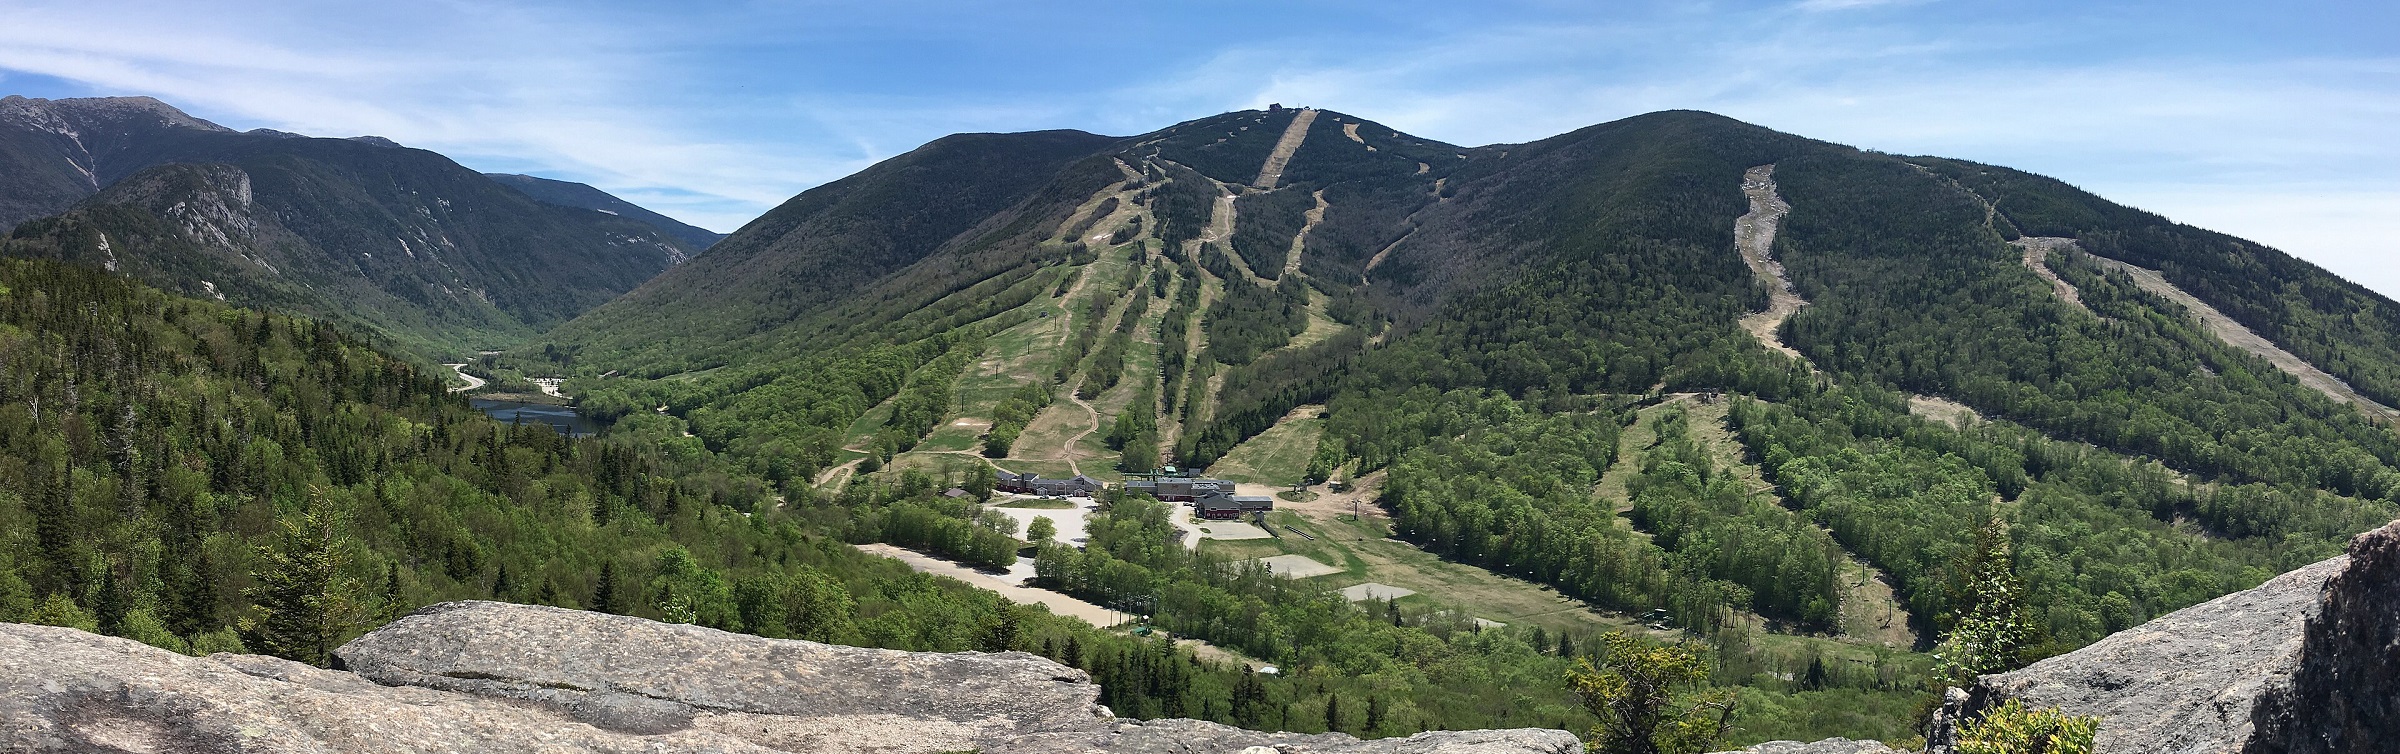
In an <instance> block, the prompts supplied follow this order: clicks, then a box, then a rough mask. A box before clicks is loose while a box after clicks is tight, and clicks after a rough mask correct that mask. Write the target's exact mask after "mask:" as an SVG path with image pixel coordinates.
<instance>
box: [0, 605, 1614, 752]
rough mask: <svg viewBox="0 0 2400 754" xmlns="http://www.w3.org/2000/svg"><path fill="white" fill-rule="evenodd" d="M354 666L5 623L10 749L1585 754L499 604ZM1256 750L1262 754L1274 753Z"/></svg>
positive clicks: (1531, 741) (1024, 659) (970, 655)
mask: <svg viewBox="0 0 2400 754" xmlns="http://www.w3.org/2000/svg"><path fill="white" fill-rule="evenodd" d="M337 654H338V656H339V658H340V665H341V666H343V667H344V668H347V670H322V669H318V668H313V667H308V666H305V665H299V664H296V663H291V662H287V661H284V660H278V659H274V658H268V657H257V656H251V655H224V654H220V655H213V656H210V657H205V658H195V657H185V656H182V655H177V654H173V653H170V652H166V651H163V650H158V649H154V648H151V647H148V646H145V645H142V644H138V643H135V642H132V641H128V640H124V639H117V638H111V637H103V636H96V635H93V634H89V633H84V632H81V631H76V630H73V629H65V628H52V627H47V626H27V625H15V624H0V749H5V750H8V751H44V752H49V751H57V752H65V751H78V752H82V751H117V752H302V751H307V752H324V751H334V752H390V751H409V752H437V751H438V752H503V751H505V752H517V751H599V752H618V751H622V752H637V751H638V752H812V753H814V752H829V753H830V752H860V753H862V754H865V753H872V754H920V753H927V754H929V753H931V752H951V751H966V750H975V751H980V752H984V753H985V754H1003V753H1007V752H1028V753H1031V752H1093V753H1103V752H1169V753H1185V754H1200V753H1202V752H1208V753H1211V754H1235V753H1237V752H1249V753H1250V754H1257V752H1258V751H1266V752H1277V753H1282V752H1290V753H1293V754H1301V753H1309V752H1315V753H1320V754H1568V752H1573V751H1578V750H1580V749H1581V745H1580V744H1579V743H1578V742H1577V741H1576V739H1575V737H1574V736H1573V735H1570V734H1568V733H1567V732H1565V731H1556V730H1499V731H1464V732H1435V733H1423V734H1418V735H1416V736H1412V737H1409V738H1404V739H1385V740H1380V741H1360V740H1358V739H1355V738H1352V737H1350V736H1346V735H1342V734H1323V735H1297V734H1270V733H1258V732H1254V731H1246V730H1240V729H1235V728H1229V727H1226V726H1223V725H1217V724H1215V723H1206V722H1198V721H1192V720H1160V721H1150V722H1137V721H1130V720H1120V719H1117V718H1116V717H1114V716H1113V715H1111V714H1110V713H1109V711H1108V710H1107V708H1105V707H1102V706H1100V705H1098V704H1097V703H1096V700H1097V699H1098V698H1099V688H1098V687H1097V686H1094V685H1092V684H1091V682H1090V679H1089V678H1087V677H1086V676H1085V675H1084V673H1083V672H1082V671H1079V670H1075V669H1072V668H1068V667H1065V666H1062V665H1059V664H1057V663H1053V662H1051V661H1049V660H1046V659H1042V658H1040V657H1036V656H1034V655H1029V654H1024V653H1021V652H1007V653H1000V654H983V653H976V652H966V653H958V654H927V653H911V652H899V651H892V650H879V649H861V648H857V647H840V646H831V645H825V644H816V643H813V642H803V641H782V640H773V639H761V638H757V637H752V636H742V635H738V634H729V633H725V632H722V631H716V630H712V629H706V628H698V627H694V626H678V625H668V624H662V623H656V622H652V621H647V620H642V619H639V618H626V617H620V616H612V615H604V614H599V613H588V612H581V611H573V610H561V609H557V608H548V607H533V606H525V605H506V604H500V603H490V602H457V603H447V604H442V605H435V606H433V607H429V608H426V609H424V610H422V611H419V612H417V613H416V614H414V615H410V616H408V617H405V618H402V619H400V620H398V621H395V622H393V623H392V624H390V625H388V626H385V627H384V628H382V629H379V630H377V631H375V632H373V633H370V634H368V635H366V636H363V637H360V638H359V639H358V640H357V641H354V642H351V643H350V644H349V645H347V646H344V647H343V648H342V649H341V650H340V651H339V652H338V653H337ZM1257 747H1265V748H1264V749H1258V748H1257Z"/></svg>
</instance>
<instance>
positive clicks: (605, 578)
mask: <svg viewBox="0 0 2400 754" xmlns="http://www.w3.org/2000/svg"><path fill="white" fill-rule="evenodd" d="M617 589H618V587H617V564H616V563H615V562H614V561H605V560H604V561H601V562H600V583H599V584H596V585H594V586H593V587H592V600H591V602H589V603H587V604H588V606H589V607H590V608H591V609H592V610H593V611H594V612H602V613H611V614H617V615H622V614H624V612H625V602H624V598H623V597H622V596H619V595H618V594H617Z"/></svg>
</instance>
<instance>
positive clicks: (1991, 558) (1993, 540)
mask: <svg viewBox="0 0 2400 754" xmlns="http://www.w3.org/2000/svg"><path fill="white" fill-rule="evenodd" d="M2015 561H2016V558H2015V554H2014V550H2013V549H2012V548H2011V546H2010V544H2009V533H2008V523H2007V522H2006V521H2003V520H2001V519H2000V517H1999V516H1993V517H1992V518H1991V519H1990V520H1989V521H1988V522H1986V523H1985V524H1984V525H1983V527H1982V528H1980V529H1978V530H1976V532H1975V548H1974V549H1973V550H1972V551H1970V552H1969V553H1968V557H1967V558H1966V561H1965V563H1964V564H1963V565H1962V566H1961V567H1960V568H1959V569H1958V570H1959V573H1960V576H1959V578H1960V579H1961V580H1962V581H1964V585H1963V587H1961V588H1960V590H1959V596H1958V597H1956V598H1954V599H1955V602H1954V604H1957V605H1959V606H1960V610H1959V613H1958V617H1957V619H1956V621H1955V623H1956V627H1955V628H1953V629H1951V631H1950V635H1949V636H1947V637H1944V638H1943V639H1942V643H1941V645H1940V646H1939V647H1937V648H1935V650H1934V657H1935V659H1936V660H1937V661H1938V662H1939V663H1940V669H1939V673H1940V674H1941V676H1942V677H1943V678H1944V679H1945V680H1947V681H1949V682H1950V683H1954V684H1963V683H1964V682H1966V681H1967V680H1970V679H1972V678H1974V677H1975V676H1978V675H1982V674H1985V673H2000V672H2006V671H2009V670H2015V669H2017V668H2021V667H2024V666H2025V664H2026V663H2027V662H2028V661H2029V657H2030V655H2031V652H2032V651H2033V649H2034V648H2035V646H2036V645H2038V644H2040V643H2041V640H2042V637H2041V629H2040V624H2039V623H2038V622H2037V620H2036V619H2035V618H2034V616H2033V611H2032V606H2031V605H2029V604H2027V602H2026V599H2025V583H2024V581H2023V580H2021V579H2018V578H2017V574H2016V565H2015Z"/></svg>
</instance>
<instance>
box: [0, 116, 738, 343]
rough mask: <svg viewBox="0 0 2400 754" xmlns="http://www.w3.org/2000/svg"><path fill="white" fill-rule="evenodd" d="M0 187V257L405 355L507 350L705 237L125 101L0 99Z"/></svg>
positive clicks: (556, 196)
mask: <svg viewBox="0 0 2400 754" xmlns="http://www.w3.org/2000/svg"><path fill="white" fill-rule="evenodd" d="M0 172H4V173H5V174H6V175H8V176H9V179H8V180H6V181H0V228H6V227H12V226H13V232H12V233H11V236H12V238H11V239H10V241H9V244H10V245H11V250H10V251H9V252H8V253H10V254H13V255H18V256H46V257H55V258H61V259H69V260H75V261H82V262H86V263H90V264H97V265H105V266H108V267H110V268H111V269H120V270H122V271H124V272H126V273H128V274H132V275H135V276H137V277H140V278H142V279H143V280H145V281H148V282H150V283H152V284H154V285H159V286H162V287H165V288H167V289H169V290H174V291H178V292H181V293H184V294H186V295H194V296H209V297H218V298H227V299H230V300H234V301H236V302H238V303H245V304H254V305H261V306H274V307H279V308H284V309H289V310H293V311H299V312H305V313H308V314H312V315H317V316H324V317H331V318H334V319H336V320H337V321H340V322H342V323H343V324H344V325H345V326H346V327H350V328H352V329H356V330H359V331H362V332H366V333H371V334H374V335H376V336H378V337H380V338H382V339H384V340H385V341H386V342H388V343H391V344H393V345H395V346H397V347H400V348H403V349H405V350H409V351H411V352H413V353H417V354H420V355H421V357H424V358H431V357H434V356H457V355H463V354H465V353H466V352H468V351H471V350H476V349H490V348H497V347H500V346H505V345H509V344H512V343H515V342H519V341H521V340H522V339H524V338H526V337H529V336H531V335H533V334H536V333H539V332H541V331H542V330H545V329H548V328H549V327H550V326H552V325H555V324H557V323H559V322H563V321H565V320H567V319H569V318H572V317H574V316H575V315H577V314H580V313H582V312H583V311H584V310H587V309H589V308H591V307H593V306H596V305H598V304H600V303H601V302H604V301H607V300H608V299H611V298H614V297H616V296H617V295H619V294H621V293H624V292H625V291H627V290H630V289H631V288H633V287H634V286H636V285H638V284H640V283H641V282H642V281H644V280H647V279H649V278H650V277H651V276H653V275H655V274H657V273H658V272H659V271H661V270H664V269H666V268H668V267H670V266H672V265H673V264H674V263H676V262H679V261H682V260H683V259H685V258H687V257H689V256H690V255H691V254H693V253H696V252H697V251H699V250H700V249H701V248H705V246H706V243H704V242H703V241H705V240H708V239H706V238H705V234H704V233H699V234H696V233H694V231H697V229H695V228H690V227H689V226H684V225H681V224H680V223H676V224H674V225H672V226H661V225H658V224H656V223H660V222H670V223H671V222H672V221H668V220H665V218H663V217H658V216H655V215H649V216H643V215H639V214H632V213H627V214H610V213H603V212H597V211H593V210H594V209H608V207H609V206H614V205H608V203H609V202H615V203H616V204H623V203H622V202H617V201H615V200H614V199H613V198H611V197H606V196H605V195H604V194H599V192H598V191H597V190H595V189H591V188H590V187H587V186H580V184H565V183H560V182H554V181H553V182H541V181H539V180H538V179H531V180H517V179H513V178H512V179H509V180H507V181H506V182H505V183H504V182H503V181H498V180H494V179H492V178H489V177H486V176H484V175H481V174H478V173H475V172H474V171H471V170H468V169H466V168H463V167H460V166H459V165H458V164H457V163H455V162H452V161H450V160H449V159H447V158H445V157H442V156H441V155H438V154H435V153H432V152H427V151H424V150H419V149H409V148H406V147H402V146H400V145H398V144H394V143H392V142H390V141H389V140H385V139H380V138H375V137H360V138H356V139H321V138H308V137H302V136H298V135H294V134H288V133H282V132H275V131H268V130H264V129H260V130H255V131H250V132H246V133H244V132H235V131H232V130H231V129H227V128H224V127H222V126H218V125H216V124H213V123H209V122H207V121H204V120H200V119H198V118H194V117H191V116H190V115H187V114H184V113H183V112H182V111H180V110H177V109H175V108H174V107H172V106H169V105H167V104H165V103H162V102H159V101H157V100H152V99H148V98H138V97H134V98H102V99H68V100H38V99H27V98H23V97H9V98H7V99H0ZM536 193H538V194H541V197H536V196H535V195H534V194H536ZM595 195H598V196H595ZM545 197H546V198H545ZM596 204H597V205H607V206H598V207H594V206H588V205H596ZM625 206H628V207H629V206H630V205H625ZM616 211H617V212H622V210H616ZM687 239H688V240H687Z"/></svg>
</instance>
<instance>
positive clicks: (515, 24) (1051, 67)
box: [0, 0, 2400, 297]
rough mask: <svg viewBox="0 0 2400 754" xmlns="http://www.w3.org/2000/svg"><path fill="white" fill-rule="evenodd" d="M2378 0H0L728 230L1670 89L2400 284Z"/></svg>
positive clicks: (353, 117)
mask: <svg viewBox="0 0 2400 754" xmlns="http://www.w3.org/2000/svg"><path fill="white" fill-rule="evenodd" d="M2396 31H2400V3H2392V2H2389V0H2381V1H2378V2H2369V1H2365V0H2353V1H2349V2H2305V1H2303V2H2284V3H2258V2H2254V1H2252V2H2228V1H2225V0H2183V1H2181V2H2134V3H2110V2H2055V1H2052V0H2026V1H2023V2H2005V3H2004V2H1988V1H1987V2H1965V1H1960V0H1777V1H1775V2H1610V1H1608V0H1580V1H1577V0H1488V1H1487V0H1478V1H1476V2H1456V1H1455V0H1453V1H1450V2H1415V1H1411V0H1383V1H1381V2H1363V1H1359V2H1352V1H1349V0H1341V1H1329V2H1308V1H1305V0H1272V1H1261V2H1253V1H1250V0H1219V1H1214V2H1205V3H1195V2H1164V1H1153V2H1140V3H1121V4H1107V3H1089V2H1040V1H1038V0H985V1H973V0H956V1H952V2H932V1H929V0H879V1H878V2H872V3H862V2H848V3H843V2H809V1H805V0H802V1H791V2H766V1H763V0H760V1H753V2H712V1H709V0H696V1H693V2H682V3H671V4H670V3H638V2H614V1H611V0H581V1H578V2H548V3H545V2H510V1H506V0H474V1H472V2H467V1H463V0H453V1H446V2H421V1H419V0H386V1H385V2H378V3H361V2H350V1H346V2H308V1H301V0H230V1H221V2H210V3H192V2H164V1H160V2H110V1H108V0H71V1H52V0H0V94H23V95H26V96H33V97H76V96H100V95H149V96H153V97H157V98H159V99H162V100H165V101H167V102H169V103H172V104H175V105H177V106H179V107H181V108H183V109H184V110H186V111H188V112H191V113H192V114H194V115H197V116H200V117H203V118H207V119H209V120H212V121H216V122H218V123H221V124H224V125H227V126H230V127H233V128H237V129H249V128H261V127H264V128H273V129H278V130H284V131H293V132H298V133H306V134H311V135H320V136H352V135H362V134H372V135H378V136H383V137H387V138H390V139H393V140H396V141H399V142H401V143H403V144H407V145H409V146H414V147H421V148H425V149H431V150H435V151H438V152H441V153H443V154H445V155H448V156H450V157H451V158H452V159H455V160H457V161H459V162H460V163H462V164H464V165H467V166H468V167H472V168H475V169H478V170H484V171H488V172H513V173H530V174H534V175H540V176H544V177H550V178H558V179H562V180H572V181H580V182H584V183H590V184H592V185H595V186H598V187H600V188H602V189H604V190H607V191H609V192H611V193H614V194H617V195H618V196H621V197H624V198H626V199H627V200H630V201H633V202H635V203H638V204H642V205H644V206H647V207H650V208H652V209H655V210H658V211H660V212H663V213H666V214H668V215H672V216H675V217H677V218H679V219H682V220H685V221H687V222H691V223H693V224H696V225H700V226H702V227H706V228H710V229H713V230H718V231H731V230H733V229H735V228H737V227H739V226H740V225H742V224H743V223H745V222H748V221H749V220H750V219H752V218H755V217H757V216H758V215H759V214H760V213H762V212H764V211H766V210H767V209H769V208H772V207H773V206H775V205H776V204H779V203H781V202H782V201H784V200H785V199H787V198H789V197H790V196H792V195H793V194H796V193H798V192H800V191H802V190H805V189H807V188H809V187H811V186H815V185H817V184H820V183H824V182H826V181H830V180H834V179H836V178H840V177H842V176H844V175H847V174H849V173H851V172H854V171H857V170H859V169H861V168H864V167H866V166H867V165H870V164H872V163H874V162H875V161H877V160H880V159H884V158H888V157H891V156H893V155H896V154H900V153H902V152H906V151H908V150H909V149H912V148H915V147H916V146H917V145H919V144H922V143H924V142H926V141H930V140H932V139H934V138H937V137H939V136H942V135H944V134H949V133H956V132H963V131H1023V130H1037V129H1051V128H1074V129H1082V130H1086V131H1093V132H1097V133H1105V134H1116V135H1130V134H1136V133H1143V132H1147V131H1152V130H1156V129H1159V128H1163V127H1165V126H1168V125H1172V124H1173V123H1176V122H1178V121H1183V120H1188V119H1192V118H1198V117H1204V116H1207V115H1212V114H1215V113H1219V112H1224V111H1228V110H1236V109H1243V108H1250V107H1260V106H1264V105H1266V104H1268V103H1283V104H1286V105H1306V106H1313V107H1324V108H1330V109H1334V110H1339V111H1342V112H1345V113H1349V114H1352V115H1356V116H1359V117H1364V118H1368V119H1372V120H1375V121H1378V122H1381V123H1384V124H1386V125H1389V126H1392V127H1394V128H1398V129H1400V130H1402V131H1406V132H1409V133H1413V134H1416V135H1419V136H1423V137H1427V138H1433V139H1439V140H1442V141H1447V142H1452V143H1456V144H1461V145H1470V146H1473V145H1483V144H1492V143H1508V142H1523V141H1531V140H1535V139H1541V138H1544V137H1548V136H1553V135H1556V134H1559V133H1563V132H1566V131H1570V130H1573V129H1576V128H1580V127H1583V126H1587V125H1592V124H1595V123H1601V122H1606V121H1609V120H1614V119H1617V118H1623V117H1627V116H1632V115H1638V114H1641V113H1645V112H1650V111H1655V110H1664V109H1676V108H1687V109H1700V110H1709V111H1713V112H1717V113H1722V114H1725V115H1728V116H1732V117H1735V118H1739V119H1742V120H1746V121H1749V122H1752V123H1756V124H1759V125H1763V126H1767V127H1770V128H1775V129H1777V130H1782V131H1786V132H1790V133H1796V134H1800V135H1803V136H1809V137H1814V138H1819V139H1825V140H1828V141H1834V142H1840V143H1844V144H1850V145H1853V146H1858V147H1862V148H1868V149H1875V150H1879V151H1884V152H1892V153H1900V154H1933V155H1941V156H1947V157H1958V158H1964V159H1970V160H1976V161H1980V162H1987V163H1993V164H1999V165H2006V166H2009V167H2014V168H2019V169H2024V170H2029V171H2032V172H2036V173H2041V174H2045V175H2050V176H2054V177H2057V178H2060V179H2063V180H2065V181H2067V182H2069V183H2073V184H2075V185H2078V186H2081V187H2083V188H2085V189H2088V190H2091V191H2094V192H2096V193H2098V194H2100V195H2102V196H2104V197H2107V198H2110V199H2113V200H2116V201H2119V202H2122V203H2125V204H2130V205H2133V206H2136V207H2140V208H2143V209H2147V210H2151V211H2154V212H2158V213H2161V214H2164V215H2166V216H2168V217H2170V218H2173V219H2175V220H2177V221H2181V222H2187V223H2191V224H2193V225H2198V226H2202V227H2206V228H2210V229H2214V230H2220V231H2224V232H2228V233H2232V234H2235V235H2238V236H2242V237H2246V238H2250V239H2252V240H2256V241H2259V242H2262V243H2266V244H2269V245H2272V246H2275V247H2277V248H2281V249H2283V250H2285V251H2289V252H2291V253H2293V254H2296V255H2298V256H2300V257H2302V258H2305V259H2309V260H2311V261H2314V262H2317V263H2318V264H2321V265H2324V266H2325V267H2327V268H2329V269H2332V270H2333V271H2335V272H2337V273H2340V274H2342V275H2344V276H2346V277H2349V278H2351V279H2353V280H2356V281H2359V282H2361V283H2364V284H2366V285H2368V286H2369V287H2372V288H2375V289H2376V290H2378V291H2380V292H2382V293H2384V294H2386V295H2390V296H2394V297H2400V240H2395V238H2396V235H2395V233H2394V230H2393V227H2392V226H2393V223H2394V221H2395V220H2400V182H2396V181H2400V34H2395V33H2394V32H2396Z"/></svg>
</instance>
